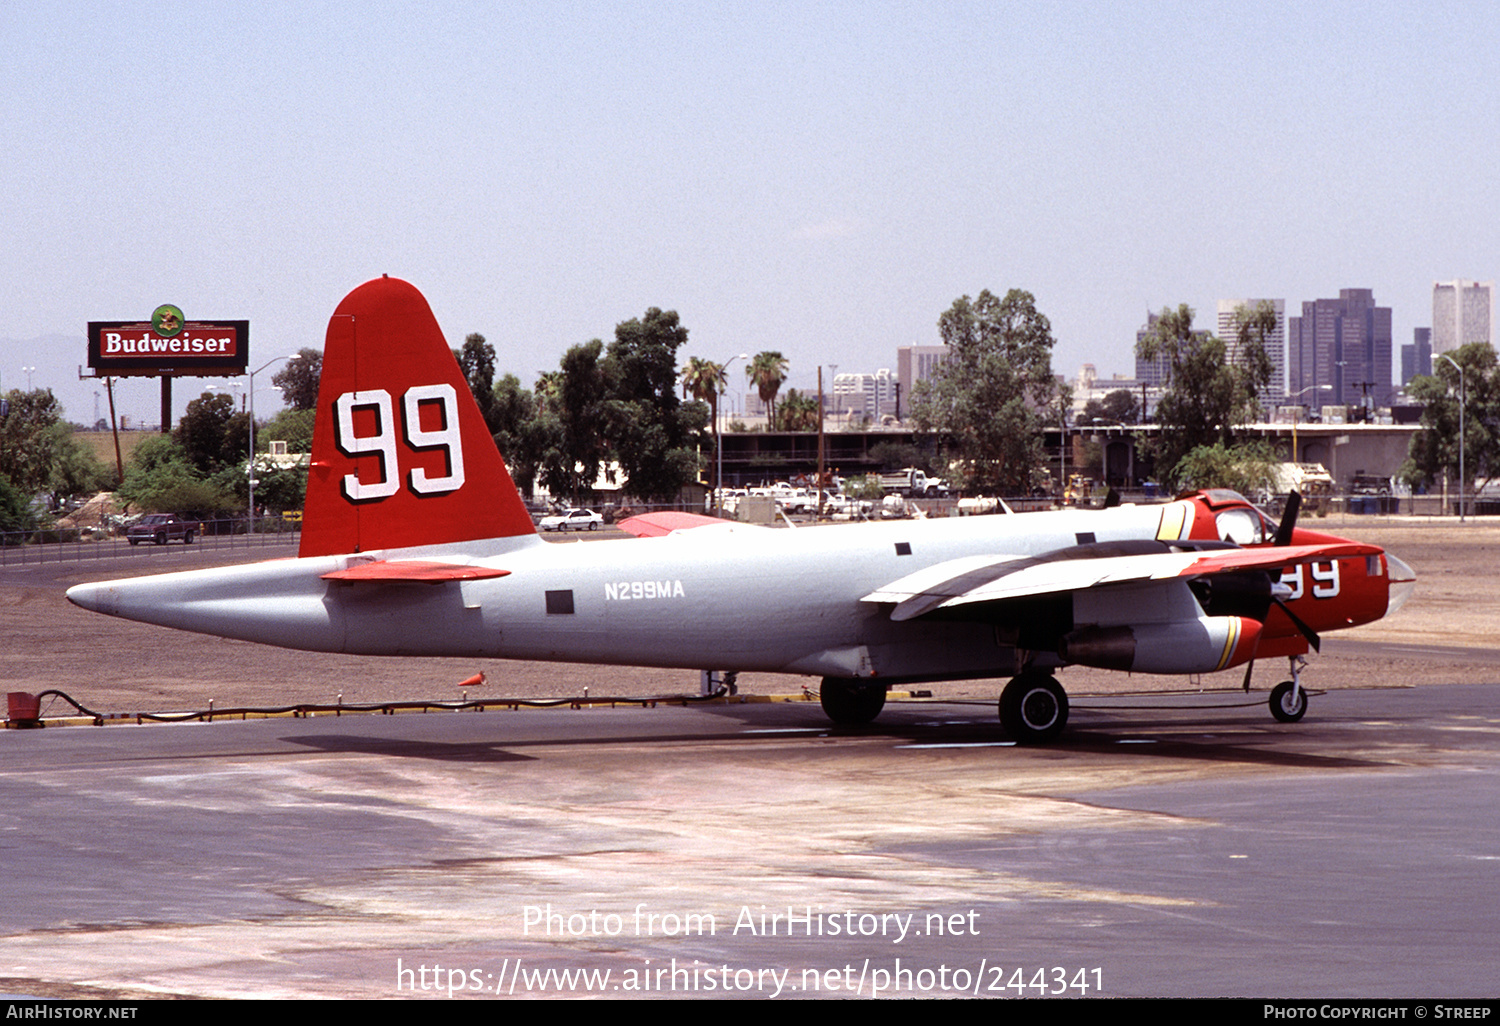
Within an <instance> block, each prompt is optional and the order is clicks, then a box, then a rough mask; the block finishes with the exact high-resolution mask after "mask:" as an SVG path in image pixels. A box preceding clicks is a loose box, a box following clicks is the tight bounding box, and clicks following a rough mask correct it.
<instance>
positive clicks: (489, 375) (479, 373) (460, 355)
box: [453, 332, 499, 434]
mask: <svg viewBox="0 0 1500 1026" xmlns="http://www.w3.org/2000/svg"><path fill="white" fill-rule="evenodd" d="M453 357H454V359H456V360H457V361H458V366H459V369H460V370H461V371H463V375H464V380H465V381H467V382H468V383H469V392H470V393H471V394H472V395H473V396H474V402H475V403H476V404H477V405H478V406H479V412H480V413H481V414H482V415H483V416H484V423H485V425H486V426H487V427H488V428H489V430H490V433H491V434H494V433H495V432H496V431H497V430H499V428H498V426H497V425H496V424H495V347H494V346H492V345H490V344H489V343H488V342H486V341H485V340H484V336H483V335H481V334H479V333H478V332H474V333H472V334H470V335H469V336H467V337H466V338H465V339H464V345H463V348H462V349H455V350H453Z"/></svg>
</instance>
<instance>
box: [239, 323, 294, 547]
mask: <svg viewBox="0 0 1500 1026" xmlns="http://www.w3.org/2000/svg"><path fill="white" fill-rule="evenodd" d="M300 359H302V354H301V353H293V354H292V355H291V356H278V357H276V358H275V359H274V360H267V361H266V362H265V363H263V364H261V365H260V366H259V367H257V368H255V369H254V370H253V371H251V372H250V402H249V407H250V464H249V467H248V468H247V469H248V470H249V477H250V534H251V536H252V537H253V536H254V535H255V375H257V374H259V373H260V372H261V371H263V370H265V369H266V368H267V367H269V366H271V364H273V363H280V362H281V361H282V360H285V361H287V362H288V363H290V362H291V361H293V360H300Z"/></svg>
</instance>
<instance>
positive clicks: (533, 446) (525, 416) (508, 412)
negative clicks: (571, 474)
mask: <svg viewBox="0 0 1500 1026" xmlns="http://www.w3.org/2000/svg"><path fill="white" fill-rule="evenodd" d="M539 417H540V408H539V406H538V404H537V401H536V397H535V396H534V395H533V394H532V393H531V392H530V391H529V390H527V389H524V388H522V387H521V379H520V378H518V377H516V376H515V375H514V374H506V375H504V376H503V377H501V378H500V379H499V380H497V381H496V382H495V387H494V405H493V418H494V419H493V420H492V421H491V422H490V429H491V431H492V432H493V435H492V437H493V438H494V439H495V445H496V447H497V448H498V449H499V450H500V455H501V457H502V458H503V459H504V460H505V465H506V467H507V469H509V470H510V476H511V478H512V480H514V481H515V482H516V486H517V487H519V488H520V489H521V491H522V492H523V493H525V494H530V493H531V492H532V491H533V490H534V488H535V487H536V476H537V470H538V468H539V467H540V465H541V460H542V453H543V452H545V450H546V448H547V442H546V432H545V431H544V430H543V425H542V424H541V423H539Z"/></svg>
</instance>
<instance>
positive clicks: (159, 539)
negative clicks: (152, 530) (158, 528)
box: [155, 531, 167, 545]
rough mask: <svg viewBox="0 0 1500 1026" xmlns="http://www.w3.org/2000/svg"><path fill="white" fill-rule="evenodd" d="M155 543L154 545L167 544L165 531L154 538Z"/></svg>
mask: <svg viewBox="0 0 1500 1026" xmlns="http://www.w3.org/2000/svg"><path fill="white" fill-rule="evenodd" d="M155 541H156V544H158V545H165V544H166V543H167V532H166V531H162V532H161V533H160V534H158V535H157V536H156V538H155Z"/></svg>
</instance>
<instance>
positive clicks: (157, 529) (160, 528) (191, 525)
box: [125, 513, 202, 545]
mask: <svg viewBox="0 0 1500 1026" xmlns="http://www.w3.org/2000/svg"><path fill="white" fill-rule="evenodd" d="M201 527H202V525H201V524H199V523H198V521H196V520H185V519H183V518H182V517H180V516H178V515H177V514H176V513H147V514H146V515H145V516H143V517H141V519H139V520H137V521H136V522H135V523H133V524H131V525H130V526H129V527H127V528H126V529H125V539H126V540H127V541H129V542H130V544H132V545H139V544H140V543H141V542H143V541H149V542H154V543H156V544H157V545H165V544H166V543H167V542H169V541H171V540H173V539H174V538H175V539H177V540H179V541H181V542H182V543H183V544H184V545H191V544H193V539H194V538H196V537H197V536H198V531H199V530H200V529H201Z"/></svg>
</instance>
